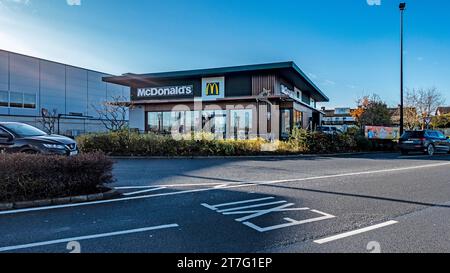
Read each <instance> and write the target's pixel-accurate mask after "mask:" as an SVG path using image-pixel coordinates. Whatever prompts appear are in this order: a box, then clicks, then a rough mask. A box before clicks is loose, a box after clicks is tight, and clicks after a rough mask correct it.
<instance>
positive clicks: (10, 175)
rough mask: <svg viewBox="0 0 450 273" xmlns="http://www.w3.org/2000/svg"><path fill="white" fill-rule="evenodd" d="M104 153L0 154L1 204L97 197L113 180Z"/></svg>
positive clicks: (110, 164)
mask: <svg viewBox="0 0 450 273" xmlns="http://www.w3.org/2000/svg"><path fill="white" fill-rule="evenodd" d="M112 167H113V162H112V160H111V159H108V158H107V157H106V156H105V155H104V154H102V153H94V154H82V155H79V156H76V157H62V156H47V155H29V154H0V177H1V180H0V202H19V201H31V200H40V199H49V198H59V197H67V196H76V195H84V194H93V193H98V192H99V191H101V188H102V187H103V186H104V185H105V184H107V183H110V182H112V181H113V176H112Z"/></svg>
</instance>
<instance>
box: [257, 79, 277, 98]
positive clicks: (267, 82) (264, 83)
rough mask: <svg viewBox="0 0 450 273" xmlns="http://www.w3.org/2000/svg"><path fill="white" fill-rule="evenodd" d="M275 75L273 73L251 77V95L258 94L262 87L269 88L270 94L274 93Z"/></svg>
mask: <svg viewBox="0 0 450 273" xmlns="http://www.w3.org/2000/svg"><path fill="white" fill-rule="evenodd" d="M276 83H277V77H276V76H275V75H263V76H253V77H252V95H253V96H257V95H259V94H260V93H261V92H262V91H263V90H264V89H267V90H270V94H271V95H273V94H275V87H276Z"/></svg>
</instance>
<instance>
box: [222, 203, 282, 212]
mask: <svg viewBox="0 0 450 273" xmlns="http://www.w3.org/2000/svg"><path fill="white" fill-rule="evenodd" d="M284 203H287V201H277V202H270V203H262V204H256V205H250V206H244V207H237V208H230V209H224V210H219V211H217V212H218V213H223V214H226V213H230V212H236V211H239V210H242V209H251V208H260V207H266V206H270V205H278V204H284Z"/></svg>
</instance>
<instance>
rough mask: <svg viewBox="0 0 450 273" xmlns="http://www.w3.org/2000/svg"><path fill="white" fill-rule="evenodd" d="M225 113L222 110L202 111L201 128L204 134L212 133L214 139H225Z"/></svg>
mask: <svg viewBox="0 0 450 273" xmlns="http://www.w3.org/2000/svg"><path fill="white" fill-rule="evenodd" d="M226 124H227V113H226V111H222V110H214V111H203V113H202V128H203V131H204V132H207V133H212V134H214V135H215V137H216V138H219V139H222V138H226V133H227V125H226Z"/></svg>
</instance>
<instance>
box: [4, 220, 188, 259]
mask: <svg viewBox="0 0 450 273" xmlns="http://www.w3.org/2000/svg"><path fill="white" fill-rule="evenodd" d="M178 226H179V225H178V224H170V225H161V226H154V227H146V228H139V229H131V230H123V231H116V232H109V233H102V234H95V235H88V236H80V237H72V238H65V239H59V240H52V241H44V242H37V243H31V244H24V245H16V246H6V247H0V252H5V251H13V250H19V249H26V248H33V247H39V246H47V245H55V244H61V243H68V242H72V241H83V240H90V239H98V238H105V237H112V236H119V235H126V234H133V233H142V232H147V231H151V230H159V229H167V228H174V227H178Z"/></svg>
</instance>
